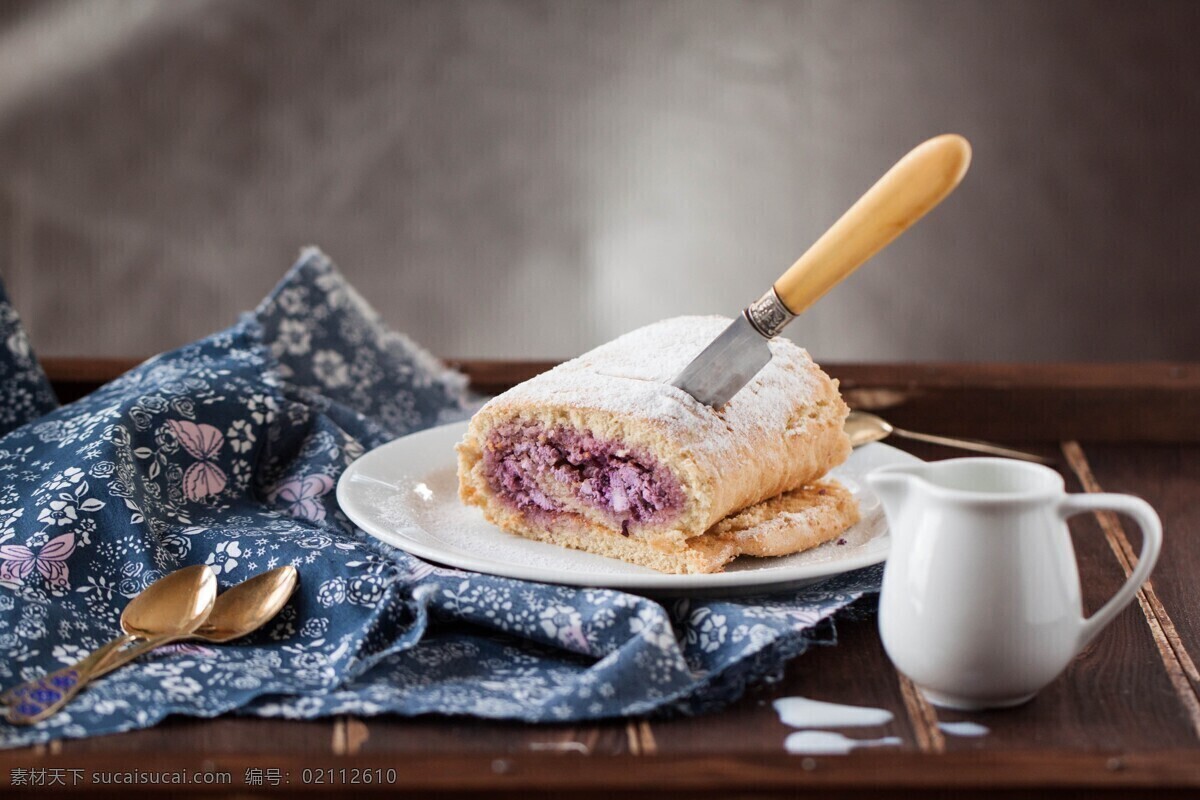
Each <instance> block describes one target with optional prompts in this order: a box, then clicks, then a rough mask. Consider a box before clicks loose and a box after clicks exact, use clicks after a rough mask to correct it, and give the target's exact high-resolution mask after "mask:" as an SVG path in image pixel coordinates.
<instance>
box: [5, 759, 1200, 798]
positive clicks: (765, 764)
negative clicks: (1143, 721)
mask: <svg viewBox="0 0 1200 800" xmlns="http://www.w3.org/2000/svg"><path fill="white" fill-rule="evenodd" d="M1193 756H1194V754H1193V753H1192V752H1191V751H1179V750H1164V751H1161V752H1156V753H1129V754H1117V753H1114V752H1113V751H1112V750H1105V751H1100V752H1076V753H1063V752H1056V751H1046V750H1026V751H1016V752H1002V753H989V752H982V753H979V752H959V753H946V754H941V755H930V754H923V753H912V752H901V751H886V750H872V751H860V752H859V753H856V754H851V755H849V756H837V757H821V758H808V757H805V758H797V757H794V756H786V755H782V754H763V755H712V754H706V755H693V756H671V755H660V756H657V757H655V758H645V757H640V756H632V755H627V756H612V757H600V758H585V757H579V756H562V755H550V754H546V753H529V754H525V755H521V756H512V757H504V758H499V759H498V758H496V757H494V756H492V755H489V754H471V755H457V756H454V755H445V756H443V755H429V756H422V757H409V758H404V757H397V756H395V755H392V754H381V755H376V756H372V757H367V756H358V757H355V758H336V757H332V756H325V757H316V756H314V757H297V756H289V757H286V758H278V759H275V758H271V759H265V758H264V756H263V755H262V753H261V752H246V753H240V754H231V755H219V756H214V757H208V756H207V755H204V754H192V755H183V754H180V755H174V754H172V755H163V754H160V753H155V752H147V753H142V754H139V755H138V757H137V758H136V760H132V761H126V762H124V763H122V764H114V763H113V762H112V761H111V759H104V758H100V757H97V756H94V755H93V756H80V757H77V758H75V759H72V760H71V762H67V761H64V760H56V759H41V760H40V761H37V762H35V761H32V760H31V759H29V758H28V757H27V756H26V757H14V756H13V755H12V754H10V753H0V788H4V791H5V796H6V797H8V796H12V795H13V794H16V793H15V792H13V791H12V790H11V789H10V788H8V787H7V786H6V784H7V782H8V779H9V775H10V770H11V769H12V768H14V767H17V768H22V769H29V768H30V767H36V766H42V767H47V766H50V765H52V764H56V763H57V764H59V765H60V766H61V767H70V768H75V769H81V770H84V771H85V773H87V774H90V773H92V772H93V771H112V770H114V769H127V770H133V769H136V770H144V771H172V772H177V771H188V772H191V771H193V770H198V769H203V770H206V771H209V772H216V771H220V772H227V773H229V774H230V775H231V776H232V777H233V778H234V781H233V783H232V786H233V787H234V789H238V788H241V787H242V785H243V784H242V776H244V775H245V772H246V770H247V769H251V768H257V769H261V768H263V767H265V766H273V767H278V768H280V769H282V770H284V771H285V772H286V773H289V774H290V783H289V785H288V787H287V791H288V793H289V794H292V793H304V794H308V793H310V792H312V793H320V794H329V793H330V789H331V787H330V786H329V785H328V784H326V785H313V784H311V783H310V784H308V785H305V784H303V783H301V780H300V776H301V774H302V771H303V770H305V769H307V770H328V769H332V770H335V771H337V770H341V769H343V768H357V769H369V770H394V777H395V781H394V782H385V783H383V784H380V783H372V784H369V785H368V784H358V785H355V786H352V787H351V786H345V785H338V786H334V787H332V788H333V789H334V790H343V791H350V790H352V791H353V793H354V795H355V796H366V795H369V794H380V795H386V796H395V795H396V794H397V793H400V794H403V795H405V796H418V797H419V796H424V795H425V794H426V793H433V792H455V791H457V792H486V793H487V796H488V797H496V796H503V797H509V796H513V797H516V796H528V794H527V793H530V792H545V793H547V794H549V795H550V796H553V797H567V796H569V797H580V796H583V797H595V796H608V797H612V796H616V793H620V796H622V797H625V796H629V797H650V796H662V794H661V793H662V792H664V791H677V792H687V794H688V796H696V797H713V798H715V797H734V796H755V797H764V796H790V797H794V796H798V795H804V796H813V797H832V796H852V797H916V796H922V797H927V796H930V795H929V794H926V793H929V792H933V793H937V792H947V793H949V792H954V793H955V794H953V795H951V796H955V797H957V796H962V795H961V792H963V791H966V790H973V791H980V790H981V788H982V794H983V796H990V797H996V796H1005V797H1008V796H1018V795H1017V794H1016V792H1018V791H1024V792H1026V793H1027V792H1029V791H1030V790H1033V789H1037V790H1039V795H1038V796H1047V795H1048V794H1050V792H1051V791H1053V792H1055V796H1065V797H1080V796H1086V797H1095V796H1101V797H1104V796H1119V797H1155V798H1158V797H1188V796H1190V797H1194V796H1196V792H1197V791H1200V761H1197V759H1195V758H1194V757H1193ZM80 788H81V789H83V790H85V791H84V792H80V793H83V794H85V796H90V797H94V796H97V795H96V794H92V793H90V792H86V789H88V788H92V787H86V786H85V787H80ZM96 788H99V789H100V790H101V792H100V795H99V796H117V794H118V792H119V794H120V796H122V797H128V796H130V795H135V796H150V797H153V796H158V793H160V792H161V788H159V787H149V786H122V787H119V788H118V789H115V790H114V789H113V787H96ZM1103 790H1106V791H1108V792H1111V793H1112V794H1108V795H1097V794H1096V792H1099V791H1103ZM77 791H78V790H77ZM228 792H229V789H228V788H223V789H220V790H216V791H214V790H213V789H212V788H211V787H204V786H199V785H195V784H185V785H182V786H178V787H172V794H173V795H175V794H177V795H183V796H189V797H195V796H222V795H224V796H228ZM988 792H992V793H993V794H988ZM841 793H845V794H841ZM997 793H1005V794H997ZM31 796H36V797H54V796H60V795H55V794H54V793H53V791H52V790H51V791H47V790H46V789H41V790H36V791H35V792H32V793H31ZM61 796H65V795H61ZM933 796H939V795H937V794H934V795H933ZM1025 796H1028V794H1026V795H1025Z"/></svg>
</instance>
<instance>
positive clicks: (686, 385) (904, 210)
mask: <svg viewBox="0 0 1200 800" xmlns="http://www.w3.org/2000/svg"><path fill="white" fill-rule="evenodd" d="M970 163H971V145H970V144H968V143H967V140H966V139H964V138H963V137H961V136H958V135H957V134H953V133H947V134H943V135H942V136H935V137H934V138H932V139H930V140H928V141H926V142H923V143H922V144H919V145H917V147H916V148H914V149H913V150H912V151H911V152H909V154H908V155H906V156H905V157H904V158H902V159H900V161H898V162H897V163H896V165H895V166H894V167H892V168H891V169H890V170H888V171H887V173H886V174H885V175H884V176H883V177H882V178H880V179H879V181H878V182H877V183H876V184H875V185H874V186H872V187H871V188H870V189H868V190H867V193H866V194H864V195H863V196H862V197H860V198H859V199H858V202H856V203H855V204H854V205H852V206H851V207H850V210H849V211H847V212H846V213H845V214H843V215H842V217H841V219H839V220H838V221H837V222H835V223H833V227H831V228H830V229H829V230H827V231H826V232H825V234H824V235H823V236H822V237H821V238H820V239H818V240H817V241H816V243H815V244H814V245H813V246H812V247H810V248H809V249H808V252H806V253H805V254H804V255H802V256H800V259H799V260H798V261H796V263H795V264H792V266H791V267H789V268H788V271H787V272H785V273H783V275H782V276H780V278H779V280H777V281H775V285H774V286H773V287H771V289H770V290H769V291H767V293H766V294H764V295H763V296H762V297H760V298H759V299H758V300H756V301H754V302H753V303H751V304H750V306H749V307H747V308H746V309H745V310H743V311H742V313H741V316H739V317H738V318H737V319H736V320H734V321H733V322H732V323H731V324H730V325H729V327H728V328H726V329H725V331H724V332H723V333H722V334H721V335H720V336H718V337H717V338H716V339H713V341H712V343H711V344H709V345H708V347H706V348H704V350H703V352H701V353H700V355H698V356H696V358H695V359H693V360H692V362H691V363H690V364H688V365H687V367H685V368H684V370H683V372H681V373H679V375H678V377H676V378H675V380H674V381H672V384H673V385H674V386H678V387H679V388H680V389H683V390H684V391H685V392H687V393H688V394H690V395H691V396H692V397H694V398H696V399H697V400H699V401H700V402H701V403H704V404H705V405H709V406H712V407H713V408H720V407H721V406H723V405H725V403H727V402H729V400H730V399H731V398H732V397H733V396H734V395H735V394H737V392H738V390H739V389H741V388H742V387H743V386H745V385H746V384H747V383H749V382H750V381H751V380H752V379H753V378H754V376H755V375H757V374H758V372H759V370H761V369H762V368H763V367H765V366H766V365H767V363H768V362H770V360H771V348H770V347H768V346H767V342H768V341H769V340H771V339H773V338H774V337H775V336H778V335H779V332H780V331H782V330H783V329H784V328H785V327H786V326H787V324H788V323H789V322H791V321H792V320H793V319H795V318H796V317H797V316H798V315H799V314H800V313H802V312H803V311H804V310H805V309H807V308H808V307H809V306H811V305H812V304H813V303H815V302H816V301H817V300H818V299H819V298H820V297H821V296H822V295H824V294H825V293H826V292H828V291H829V290H830V289H832V288H833V287H834V286H836V285H837V284H838V283H840V282H841V281H842V279H843V278H845V277H846V276H847V275H849V274H850V273H851V272H853V271H854V270H855V269H857V268H858V267H859V266H861V265H862V264H863V263H864V262H866V261H867V259H869V258H870V257H871V256H873V255H875V254H876V253H878V252H879V251H880V250H882V249H883V248H884V247H886V246H887V245H888V243H889V242H891V241H892V240H893V239H895V238H896V237H897V236H899V235H900V234H901V233H903V232H904V231H905V230H907V229H908V228H909V226H911V225H912V224H913V223H915V222H916V221H917V220H919V219H920V218H921V217H923V216H924V215H925V214H926V213H927V212H928V211H929V210H930V209H932V208H933V207H934V206H936V205H937V204H938V203H940V202H941V201H942V199H943V198H945V197H946V195H948V194H950V192H951V191H953V190H954V187H955V186H957V185H958V182H959V181H961V180H962V177H963V175H965V174H966V172H967V167H968V166H969V165H970Z"/></svg>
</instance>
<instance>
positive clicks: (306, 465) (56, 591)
mask: <svg viewBox="0 0 1200 800" xmlns="http://www.w3.org/2000/svg"><path fill="white" fill-rule="evenodd" d="M11 335H12V334H10V336H11ZM26 352H27V351H26ZM29 364H34V362H32V361H30V362H29ZM34 366H36V365H35V364H34ZM11 374H12V373H9V375H11ZM6 378H7V376H6ZM2 383H3V382H2V381H0V384H2ZM464 385H465V382H464V380H463V378H462V376H460V375H458V374H456V373H453V372H451V371H448V370H446V369H444V368H443V367H442V366H441V365H440V364H439V363H438V362H437V361H436V360H435V359H433V358H432V357H431V356H429V355H428V354H427V353H425V352H424V351H422V350H421V349H419V348H418V347H416V346H415V345H413V344H412V343H411V342H409V341H408V340H407V339H405V338H403V337H400V336H399V335H397V334H394V333H391V332H389V331H388V330H387V329H386V328H385V326H384V325H383V324H382V322H381V321H380V319H379V317H378V315H376V314H375V312H374V311H372V310H371V309H370V307H369V306H368V305H367V304H366V303H365V302H364V301H363V299H362V298H361V297H360V296H359V295H357V293H355V292H354V291H353V289H351V288H350V286H349V285H348V284H347V283H346V281H345V280H344V278H343V277H342V276H341V275H340V274H339V273H338V271H337V270H336V269H335V268H334V267H333V265H332V264H331V263H330V262H329V260H328V259H327V258H325V256H324V255H322V254H321V253H320V252H319V251H316V250H308V251H306V252H305V253H304V254H303V255H302V258H301V260H300V262H299V263H298V264H297V265H296V266H295V267H294V268H293V269H292V270H291V271H290V272H289V273H288V275H287V276H286V277H285V278H284V280H283V281H282V282H281V283H280V285H279V286H278V287H277V288H276V290H275V291H274V292H273V293H272V294H271V295H270V296H269V297H268V298H267V299H266V300H265V301H264V302H263V303H262V304H261V305H260V306H259V307H258V309H257V310H256V311H255V312H254V313H252V314H248V315H246V316H245V317H244V318H243V319H242V320H241V321H240V322H239V323H238V324H237V325H235V326H234V327H232V328H230V329H229V330H227V331H224V332H221V333H218V334H215V335H213V336H210V337H208V338H206V339H204V340H201V341H199V342H196V343H194V344H191V345H188V346H186V347H183V348H180V349H178V350H175V351H173V352H170V353H166V354H163V355H160V356H157V357H155V358H153V359H151V360H149V361H147V362H145V363H144V364H142V365H140V366H138V367H136V368H135V369H133V370H132V371H130V372H129V373H127V374H126V375H124V376H122V377H120V378H118V379H117V380H115V381H113V382H112V383H110V384H108V385H106V386H104V387H102V388H101V389H99V390H97V391H96V392H94V393H93V394H92V395H90V396H88V397H86V398H84V399H83V400H80V401H78V402H76V403H74V404H72V405H69V406H66V407H62V408H58V409H56V410H53V411H50V413H48V414H45V415H44V416H41V417H39V418H36V419H32V420H30V421H28V422H27V423H26V424H24V425H23V426H22V427H19V428H17V429H15V430H13V431H11V432H10V433H8V434H7V435H5V436H3V437H2V438H0V473H2V474H3V480H2V481H0V687H8V686H10V685H13V684H15V683H17V682H20V681H23V680H27V679H30V678H34V677H36V676H39V675H41V674H43V673H45V672H48V671H50V670H53V669H57V668H59V667H61V666H63V665H65V664H69V663H71V662H73V661H74V660H76V659H77V658H79V657H80V656H81V655H82V654H84V653H85V652H86V651H88V650H90V649H92V648H95V647H97V646H99V645H100V644H102V643H103V642H105V641H106V640H108V639H110V638H112V637H113V636H114V635H116V634H117V633H118V631H119V617H120V612H121V610H122V609H123V607H124V606H125V604H126V603H128V602H129V600H130V598H132V597H134V596H135V595H136V594H137V593H138V592H140V591H141V590H142V589H144V588H145V587H146V586H147V585H148V584H149V583H151V582H152V581H154V580H156V579H157V578H159V577H161V576H162V575H164V574H166V573H167V572H170V571H172V570H175V569H178V568H181V567H184V566H188V565H191V564H201V563H202V564H208V565H209V566H210V567H212V569H213V570H214V571H215V572H216V573H217V576H218V580H219V582H220V584H221V587H222V588H227V587H228V586H230V585H232V584H234V583H236V582H239V581H242V580H245V579H246V578H248V577H250V576H252V575H254V574H256V573H258V572H261V571H263V570H266V569H270V568H273V567H276V566H280V565H283V564H292V565H294V566H296V568H297V569H298V570H299V572H300V587H299V589H298V591H297V593H296V595H295V596H294V597H293V599H292V600H291V602H289V604H288V605H287V607H286V608H285V609H284V610H283V612H282V613H281V614H280V615H279V616H278V617H277V618H276V619H275V620H274V621H272V622H271V623H270V624H268V625H267V626H266V627H265V628H264V629H263V630H261V631H259V632H258V633H256V634H253V635H252V636H249V637H246V638H245V639H243V640H238V641H236V642H233V643H231V644H226V645H221V646H215V645H207V644H180V645H175V646H171V647H166V648H162V649H161V650H159V651H157V652H156V653H155V654H153V655H152V656H150V657H147V658H144V659H143V660H141V661H139V662H136V663H135V664H133V665H130V666H128V667H125V668H122V669H120V670H117V671H115V672H113V673H112V674H110V675H108V676H106V677H105V678H103V679H101V680H99V681H97V682H96V683H94V684H93V685H92V686H91V687H90V688H89V689H87V690H86V691H85V692H83V693H82V694H81V695H80V696H79V697H78V698H76V700H75V701H74V702H72V703H71V704H70V705H69V706H68V707H67V709H66V710H65V711H63V712H62V713H59V714H58V715H56V716H54V717H52V718H50V719H49V720H47V721H45V722H43V723H41V724H39V725H37V726H34V727H31V728H16V727H12V726H8V725H7V724H5V723H0V746H7V747H15V746H20V745H26V744H31V743H35V742H41V741H46V740H49V739H54V738H63V737H81V736H89V735H93V734H99V733H110V732H115V731H122V730H129V729H132V728H141V727H147V726H150V725H153V724H155V723H156V722H158V721H159V720H161V719H163V718H164V717H165V716H167V715H168V714H186V715H193V716H204V717H209V716H215V715H217V714H223V713H227V712H237V713H242V714H253V715H258V716H268V717H287V718H312V717H317V716H322V715H328V714H346V713H353V714H362V715H371V714H380V713H397V714H405V715H415V714H425V713H443V714H464V715H474V716H479V717H491V718H504V719H521V720H528V721H560V720H582V719H597V718H602V717H613V716H622V715H630V714H645V713H651V712H676V713H698V712H701V711H704V710H707V709H710V708H714V707H717V706H720V705H722V704H723V703H726V702H728V701H729V700H731V699H733V698H735V697H737V696H738V695H739V694H740V693H741V691H742V689H743V688H744V687H745V686H746V684H747V683H748V682H750V681H752V680H759V679H764V678H770V677H771V676H773V675H775V674H777V673H778V672H779V670H780V669H781V667H782V665H783V663H784V662H785V661H787V660H788V659H789V658H792V657H793V656H796V655H798V654H799V653H801V652H803V651H804V650H805V649H806V648H807V647H808V646H809V645H810V644H811V643H813V642H816V641H828V640H830V639H831V637H832V633H833V631H832V622H831V620H832V618H833V616H834V614H835V613H837V612H838V611H839V610H841V609H843V608H845V607H846V606H847V605H849V604H850V603H852V602H854V601H855V600H856V599H858V598H859V597H861V596H862V595H864V594H865V593H868V592H872V591H875V590H876V589H877V587H878V582H879V570H878V569H875V568H872V569H867V570H863V571H860V572H857V573H851V574H848V575H844V576H840V577H839V578H837V579H834V580H831V581H828V582H826V583H824V584H822V585H820V586H815V587H810V588H804V589H800V590H796V591H793V592H791V593H788V594H783V595H777V596H772V597H759V598H738V599H730V600H711V599H704V600H699V599H691V600H687V599H677V600H669V601H663V600H654V599H650V598H645V597H640V596H637V595H633V594H627V593H624V592H618V591H612V590H605V589H574V588H567V587H559V586H547V585H542V584H536V583H529V582H523V581H517V580H510V579H506V578H498V577H494V576H489V575H480V574H475V573H468V572H463V571H459V570H453V569H446V568H442V567H438V566H435V565H432V564H429V563H426V562H423V561H421V560H419V559H417V558H414V557H412V556H409V555H407V554H405V553H402V552H399V551H396V550H393V549H392V548H389V547H387V546H385V545H383V544H381V543H378V542H376V541H375V540H373V539H370V538H369V537H367V536H366V535H365V534H363V533H362V532H361V531H359V530H357V529H356V528H355V527H354V526H353V525H352V524H351V523H350V521H349V520H348V519H347V518H346V516H345V515H344V514H343V513H342V512H341V510H340V509H339V508H338V506H337V503H336V500H335V492H334V487H335V485H336V482H337V478H338V476H339V475H340V474H341V473H342V471H343V470H344V469H345V468H346V467H347V466H348V465H349V464H350V463H351V462H352V461H353V460H354V459H356V458H357V457H359V456H360V455H362V453H364V452H365V451H366V450H367V449H369V448H371V447H375V446H378V445H379V444H382V443H384V442H386V441H388V440H390V439H391V438H393V437H395V436H397V435H402V434H405V433H408V432H411V431H415V430H418V429H420V428H423V427H427V426H429V425H433V424H436V423H438V422H442V421H448V420H451V419H455V418H461V417H462V416H464V415H465V414H466V413H467V411H466V409H467V406H468V403H467V400H466V398H465V395H464ZM2 390H3V387H0V391H2Z"/></svg>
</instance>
